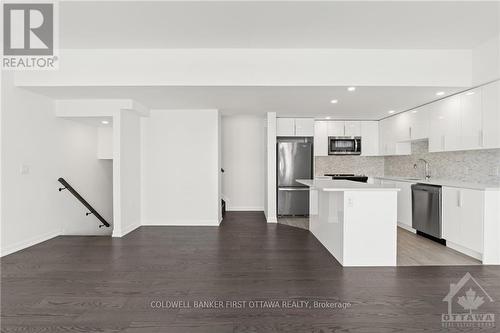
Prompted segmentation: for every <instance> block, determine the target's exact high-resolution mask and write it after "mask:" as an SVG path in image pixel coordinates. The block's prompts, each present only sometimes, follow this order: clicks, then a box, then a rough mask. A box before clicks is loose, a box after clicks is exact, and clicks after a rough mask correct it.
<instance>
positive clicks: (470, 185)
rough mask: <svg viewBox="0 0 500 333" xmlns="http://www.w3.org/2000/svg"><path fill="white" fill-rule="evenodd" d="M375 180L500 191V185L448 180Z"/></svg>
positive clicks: (389, 178)
mask: <svg viewBox="0 0 500 333" xmlns="http://www.w3.org/2000/svg"><path fill="white" fill-rule="evenodd" d="M373 178H375V179H385V180H393V181H398V182H408V183H421V184H429V185H441V186H447V187H459V188H468V189H472V190H483V191H487V190H492V191H494V190H500V184H481V183H468V182H460V181H455V180H446V179H437V178H436V179H434V178H431V179H430V180H425V179H416V178H406V177H397V176H382V177H379V176H375V177H373Z"/></svg>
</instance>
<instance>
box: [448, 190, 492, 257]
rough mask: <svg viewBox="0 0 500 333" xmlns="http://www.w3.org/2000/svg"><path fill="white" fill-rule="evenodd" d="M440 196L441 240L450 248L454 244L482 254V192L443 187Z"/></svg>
mask: <svg viewBox="0 0 500 333" xmlns="http://www.w3.org/2000/svg"><path fill="white" fill-rule="evenodd" d="M442 195H443V197H442V204H443V216H442V221H443V238H444V239H446V241H447V242H448V245H449V246H451V247H453V244H455V245H458V246H460V247H463V248H465V249H467V250H472V251H474V252H475V253H476V254H479V255H481V254H482V253H483V219H484V213H483V212H484V192H483V191H479V190H471V189H464V188H452V187H443V192H442ZM449 242H451V243H453V244H449ZM469 254H471V253H469Z"/></svg>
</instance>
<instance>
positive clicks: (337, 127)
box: [328, 121, 345, 136]
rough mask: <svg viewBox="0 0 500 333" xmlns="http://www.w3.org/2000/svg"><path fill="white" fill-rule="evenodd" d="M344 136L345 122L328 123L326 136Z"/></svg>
mask: <svg viewBox="0 0 500 333" xmlns="http://www.w3.org/2000/svg"><path fill="white" fill-rule="evenodd" d="M344 135H345V121H329V122H328V136H344Z"/></svg>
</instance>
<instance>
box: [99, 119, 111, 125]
mask: <svg viewBox="0 0 500 333" xmlns="http://www.w3.org/2000/svg"><path fill="white" fill-rule="evenodd" d="M101 124H103V125H107V124H109V121H107V120H103V121H101Z"/></svg>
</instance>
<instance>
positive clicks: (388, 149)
mask: <svg viewBox="0 0 500 333" xmlns="http://www.w3.org/2000/svg"><path fill="white" fill-rule="evenodd" d="M394 119H395V118H394V117H389V118H386V119H382V120H381V121H379V141H380V146H379V153H380V155H383V156H385V155H396V139H395V136H394V127H395V122H394ZM361 144H363V142H361ZM361 148H363V147H361Z"/></svg>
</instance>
